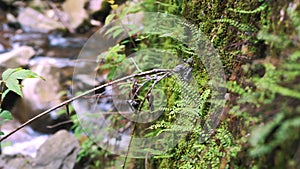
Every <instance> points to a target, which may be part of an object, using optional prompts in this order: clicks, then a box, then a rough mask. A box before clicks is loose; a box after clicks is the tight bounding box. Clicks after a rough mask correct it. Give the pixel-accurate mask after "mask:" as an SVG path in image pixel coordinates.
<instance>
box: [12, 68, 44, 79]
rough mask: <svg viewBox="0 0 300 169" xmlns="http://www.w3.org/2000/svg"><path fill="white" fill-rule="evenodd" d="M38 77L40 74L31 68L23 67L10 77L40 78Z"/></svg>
mask: <svg viewBox="0 0 300 169" xmlns="http://www.w3.org/2000/svg"><path fill="white" fill-rule="evenodd" d="M38 77H40V76H39V75H37V74H36V73H34V72H32V71H31V70H26V69H21V70H17V71H15V72H13V73H12V74H11V77H10V78H15V79H25V78H38Z"/></svg>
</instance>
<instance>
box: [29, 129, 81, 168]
mask: <svg viewBox="0 0 300 169" xmlns="http://www.w3.org/2000/svg"><path fill="white" fill-rule="evenodd" d="M79 149H80V145H79V142H78V140H77V139H76V137H75V136H74V135H72V134H69V133H68V132H67V131H66V130H61V131H58V132H57V133H56V134H55V135H53V136H51V137H50V138H49V139H48V140H47V141H46V142H45V143H44V144H43V145H42V146H41V147H40V148H39V150H38V152H37V156H36V159H35V166H36V168H38V166H41V168H43V169H47V168H49V169H53V168H61V169H72V168H73V167H74V165H75V161H76V157H77V153H78V152H79ZM43 166H46V167H43Z"/></svg>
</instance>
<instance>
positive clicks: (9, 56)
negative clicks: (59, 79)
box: [0, 46, 35, 68]
mask: <svg viewBox="0 0 300 169" xmlns="http://www.w3.org/2000/svg"><path fill="white" fill-rule="evenodd" d="M34 54H35V51H34V49H33V48H32V47H29V46H21V47H18V48H16V49H14V50H12V51H10V52H6V53H3V54H0V65H1V66H2V67H5V68H17V67H21V66H25V65H28V63H29V59H30V58H31V57H32V56H33V55H34Z"/></svg>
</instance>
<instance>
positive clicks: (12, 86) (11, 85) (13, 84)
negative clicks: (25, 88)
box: [6, 79, 23, 97]
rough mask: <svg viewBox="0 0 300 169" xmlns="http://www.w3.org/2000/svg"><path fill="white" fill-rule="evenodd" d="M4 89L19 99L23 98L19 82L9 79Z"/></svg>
mask: <svg viewBox="0 0 300 169" xmlns="http://www.w3.org/2000/svg"><path fill="white" fill-rule="evenodd" d="M6 87H7V88H8V89H9V90H11V91H13V92H15V93H16V94H18V95H20V96H21V97H23V95H22V91H21V85H20V84H19V81H18V80H17V79H9V80H8V81H6Z"/></svg>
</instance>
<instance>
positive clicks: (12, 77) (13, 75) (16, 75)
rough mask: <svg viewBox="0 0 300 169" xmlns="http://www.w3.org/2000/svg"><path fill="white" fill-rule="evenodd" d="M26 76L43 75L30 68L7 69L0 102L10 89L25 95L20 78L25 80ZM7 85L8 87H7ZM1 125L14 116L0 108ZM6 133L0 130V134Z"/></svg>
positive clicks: (3, 74) (4, 73)
mask: <svg viewBox="0 0 300 169" xmlns="http://www.w3.org/2000/svg"><path fill="white" fill-rule="evenodd" d="M26 78H41V79H43V78H42V77H41V76H39V75H37V74H36V73H34V72H32V71H31V70H28V69H23V68H15V69H7V70H5V71H4V72H3V73H2V80H1V81H0V84H1V85H0V86H1V93H0V94H1V98H0V103H1V104H2V101H3V100H4V98H5V96H6V95H7V93H8V92H9V91H12V92H14V93H16V94H18V95H19V96H21V97H23V95H22V91H21V89H22V85H21V84H20V83H19V80H23V79H26ZM5 87H6V89H5ZM0 118H1V121H0V125H2V124H3V123H4V122H5V121H8V120H12V119H13V117H12V115H11V113H10V112H9V111H8V110H2V109H0ZM3 134H4V133H3V132H1V131H0V135H3Z"/></svg>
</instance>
